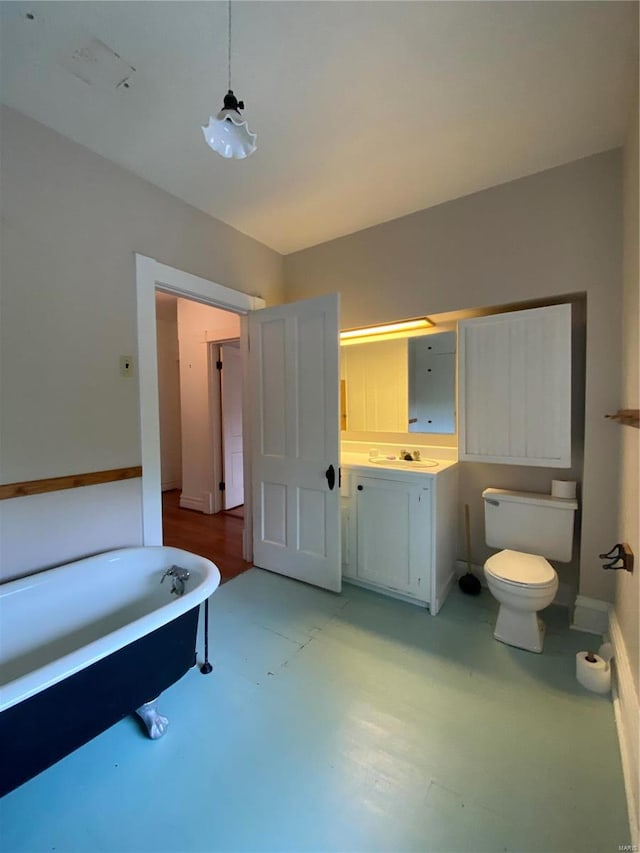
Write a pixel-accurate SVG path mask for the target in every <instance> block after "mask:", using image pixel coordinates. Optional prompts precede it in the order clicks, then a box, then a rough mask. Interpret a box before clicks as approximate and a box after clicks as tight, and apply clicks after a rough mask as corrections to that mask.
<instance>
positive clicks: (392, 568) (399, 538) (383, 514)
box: [352, 476, 431, 602]
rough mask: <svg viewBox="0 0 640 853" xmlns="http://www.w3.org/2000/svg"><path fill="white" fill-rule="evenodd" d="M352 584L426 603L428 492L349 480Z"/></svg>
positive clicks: (403, 485)
mask: <svg viewBox="0 0 640 853" xmlns="http://www.w3.org/2000/svg"><path fill="white" fill-rule="evenodd" d="M352 488H353V489H354V490H355V501H356V514H357V542H358V552H357V573H356V577H357V579H358V580H360V581H363V582H364V583H367V584H375V585H377V586H381V587H384V588H386V589H390V590H394V591H396V592H400V593H403V594H404V595H410V596H413V597H415V598H418V599H420V600H421V601H424V602H428V601H429V580H430V562H431V492H430V489H429V487H423V486H415V485H409V484H407V483H404V482H400V481H396V480H387V479H384V480H383V479H377V478H374V477H357V476H354V477H353V480H352Z"/></svg>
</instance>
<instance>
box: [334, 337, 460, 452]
mask: <svg viewBox="0 0 640 853" xmlns="http://www.w3.org/2000/svg"><path fill="white" fill-rule="evenodd" d="M340 356H341V358H340V379H341V383H340V384H341V409H342V412H341V415H342V419H341V424H342V429H343V430H348V431H349V432H354V431H358V432H360V431H365V432H387V433H390V432H403V433H439V434H445V435H446V434H453V433H455V431H456V418H455V364H456V333H455V332H454V331H443V332H437V333H431V334H427V335H420V336H418V337H404V338H403V337H399V338H392V339H387V340H379V341H376V340H373V341H367V342H364V343H354V344H350V345H348V346H343V347H341V350H340Z"/></svg>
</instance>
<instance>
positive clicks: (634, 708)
mask: <svg viewBox="0 0 640 853" xmlns="http://www.w3.org/2000/svg"><path fill="white" fill-rule="evenodd" d="M609 636H610V638H611V642H612V644H613V649H614V679H613V708H614V712H615V717H616V728H617V730H618V741H619V743H620V756H621V758H622V772H623V775H624V787H625V790H626V793H627V809H628V812H629V828H630V830H631V843H632V845H634V849H635V850H637V849H638V846H639V845H640V780H639V779H638V766H639V760H640V755H639V749H640V747H639V744H638V733H639V731H640V705H639V703H638V694H637V692H636V688H635V684H634V681H633V672H632V671H631V664H630V661H629V655H628V652H627V646H626V643H625V641H624V637H623V635H622V631H621V630H620V624H619V622H618V619H617V616H616V612H615V610H614V609H613V608H611V613H610V617H609Z"/></svg>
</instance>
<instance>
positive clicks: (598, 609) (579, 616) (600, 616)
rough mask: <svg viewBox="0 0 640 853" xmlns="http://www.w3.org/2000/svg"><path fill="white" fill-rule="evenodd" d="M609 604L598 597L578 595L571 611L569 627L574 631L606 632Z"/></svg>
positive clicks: (607, 628)
mask: <svg viewBox="0 0 640 853" xmlns="http://www.w3.org/2000/svg"><path fill="white" fill-rule="evenodd" d="M610 612H611V605H610V604H609V602H608V601H600V599H599V598H587V596H586V595H579V596H578V597H577V598H576V606H575V608H574V611H573V618H572V620H571V627H572V628H573V629H574V631H586V632H587V633H588V634H600V636H602V634H606V633H607V631H608V630H609V613H610Z"/></svg>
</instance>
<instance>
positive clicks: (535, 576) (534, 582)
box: [484, 550, 556, 586]
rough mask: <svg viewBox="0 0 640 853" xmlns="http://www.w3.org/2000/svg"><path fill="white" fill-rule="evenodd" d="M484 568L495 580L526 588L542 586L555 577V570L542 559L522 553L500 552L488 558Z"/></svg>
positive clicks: (535, 555)
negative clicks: (519, 584) (521, 585)
mask: <svg viewBox="0 0 640 853" xmlns="http://www.w3.org/2000/svg"><path fill="white" fill-rule="evenodd" d="M484 567H485V570H486V571H488V572H489V573H490V574H492V575H494V576H495V577H496V578H502V580H505V581H509V582H510V583H521V584H527V586H544V585H545V584H549V583H551V582H552V581H553V580H554V578H555V576H556V571H555V569H554V568H553V566H552V565H551V564H550V563H548V562H547V561H546V560H545V558H544V557H539V556H538V555H537V554H523V553H522V551H509V550H505V551H500V552H499V553H498V554H494V555H493V557H489V559H488V560H487V562H486V563H485V564H484Z"/></svg>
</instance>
